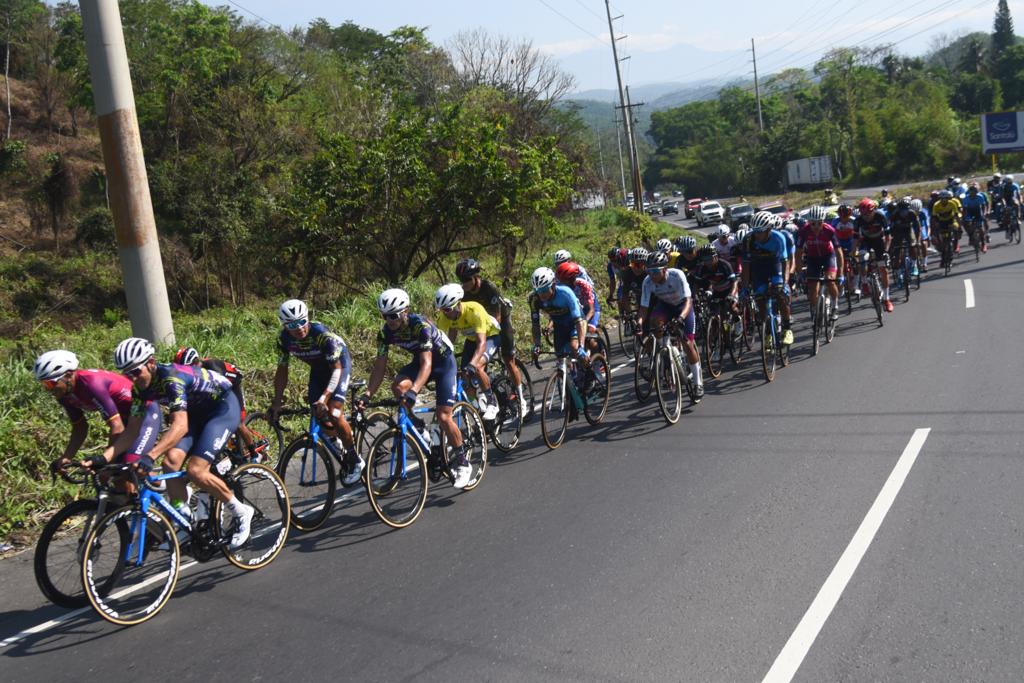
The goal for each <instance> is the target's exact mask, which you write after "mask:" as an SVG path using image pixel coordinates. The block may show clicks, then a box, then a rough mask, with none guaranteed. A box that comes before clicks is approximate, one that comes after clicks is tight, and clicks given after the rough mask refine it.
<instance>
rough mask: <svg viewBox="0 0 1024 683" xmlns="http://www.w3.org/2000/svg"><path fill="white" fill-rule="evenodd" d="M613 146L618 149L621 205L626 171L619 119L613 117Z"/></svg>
mask: <svg viewBox="0 0 1024 683" xmlns="http://www.w3.org/2000/svg"><path fill="white" fill-rule="evenodd" d="M615 146H616V147H618V148H619V177H620V178H621V179H622V204H623V206H625V204H626V169H625V167H623V165H622V129H621V128H619V117H618V116H616V117H615Z"/></svg>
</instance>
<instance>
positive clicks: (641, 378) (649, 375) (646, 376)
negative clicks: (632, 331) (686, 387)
mask: <svg viewBox="0 0 1024 683" xmlns="http://www.w3.org/2000/svg"><path fill="white" fill-rule="evenodd" d="M655 341H656V340H655V339H654V335H653V334H648V335H647V336H646V337H644V339H643V342H642V343H641V345H640V348H639V350H638V351H637V356H636V365H635V366H634V368H633V390H634V391H635V392H636V399H637V400H638V401H639V402H640V403H643V402H644V401H646V400H647V397H648V396H650V395H651V390H652V389H654V343H655Z"/></svg>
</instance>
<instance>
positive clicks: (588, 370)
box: [540, 353, 612, 450]
mask: <svg viewBox="0 0 1024 683" xmlns="http://www.w3.org/2000/svg"><path fill="white" fill-rule="evenodd" d="M556 355H557V358H558V364H557V365H556V367H555V371H554V372H553V373H552V374H551V376H550V377H549V378H548V381H547V383H546V384H545V385H544V393H543V395H542V397H541V400H542V403H541V409H540V429H541V434H542V436H543V437H544V443H545V444H547V447H548V448H550V449H552V450H554V449H555V448H558V447H559V446H561V445H562V442H563V441H564V440H565V434H566V432H567V431H568V429H569V422H572V421H575V420H578V419H579V413H580V411H582V412H583V416H584V417H585V418H586V420H587V422H589V423H590V424H591V425H598V424H600V423H601V421H602V420H604V416H605V415H606V414H607V412H608V402H609V401H610V400H611V390H612V386H611V369H610V368H609V367H608V361H607V360H606V359H605V357H604V356H603V355H601V354H600V353H592V354H590V360H589V363H587V364H586V365H585V366H584V367H583V368H582V370H581V369H580V367H579V366H580V364H579V361H578V359H577V358H575V357H572V358H570V357H569V356H568V355H564V354H556Z"/></svg>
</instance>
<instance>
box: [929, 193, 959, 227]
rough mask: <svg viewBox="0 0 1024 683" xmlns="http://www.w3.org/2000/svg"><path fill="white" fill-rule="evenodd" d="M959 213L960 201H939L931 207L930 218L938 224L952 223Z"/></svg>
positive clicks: (955, 199) (953, 199) (954, 198)
mask: <svg viewBox="0 0 1024 683" xmlns="http://www.w3.org/2000/svg"><path fill="white" fill-rule="evenodd" d="M961 211H962V208H961V206H960V200H959V199H957V198H956V197H953V198H952V199H940V200H938V201H937V202H935V204H933V205H932V218H933V219H934V220H936V221H938V222H939V223H954V222H956V220H957V219H958V218H959V217H960V213H961Z"/></svg>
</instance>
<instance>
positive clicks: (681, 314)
mask: <svg viewBox="0 0 1024 683" xmlns="http://www.w3.org/2000/svg"><path fill="white" fill-rule="evenodd" d="M683 301H685V302H686V303H684V304H683V310H682V311H680V312H679V315H678V316H677V317H678V318H679V319H680V320H684V319H685V318H686V316H688V315H690V311H691V310H692V309H693V297H692V296H688V297H686V298H685V299H684V300H683Z"/></svg>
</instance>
